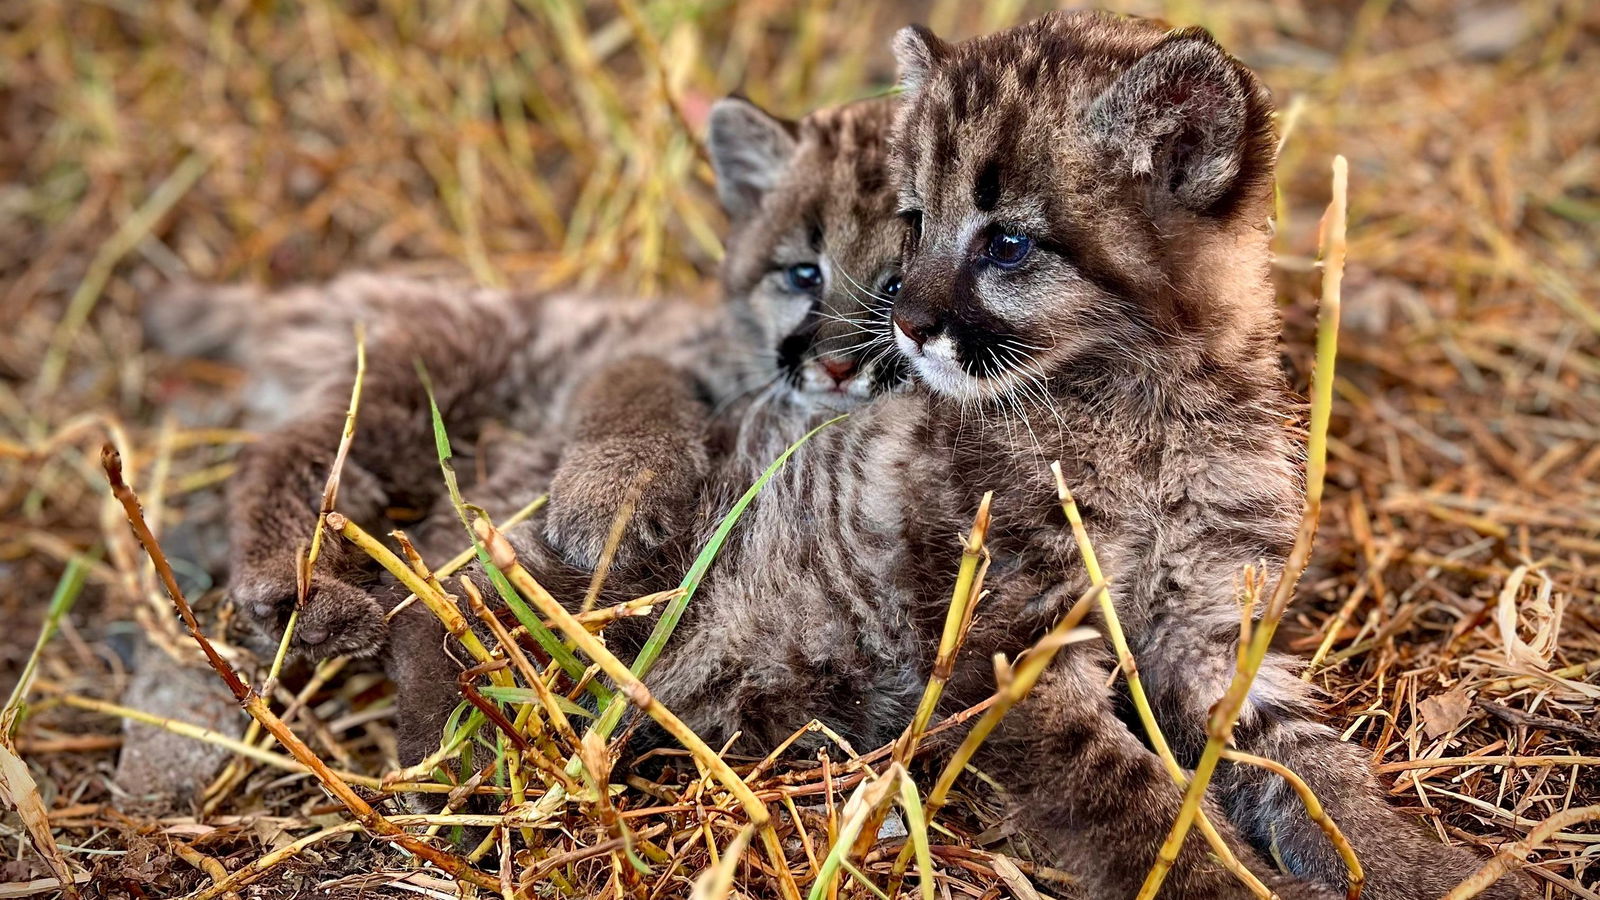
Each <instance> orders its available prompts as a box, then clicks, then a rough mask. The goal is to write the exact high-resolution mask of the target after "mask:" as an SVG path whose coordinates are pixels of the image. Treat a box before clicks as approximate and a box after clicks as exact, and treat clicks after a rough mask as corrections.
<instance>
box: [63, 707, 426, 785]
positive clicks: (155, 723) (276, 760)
mask: <svg viewBox="0 0 1600 900" xmlns="http://www.w3.org/2000/svg"><path fill="white" fill-rule="evenodd" d="M58 699H59V701H60V702H61V703H62V704H63V705H65V706H71V707H73V708H75V709H82V710H87V711H89V712H95V713H100V714H102V715H107V716H113V717H115V718H118V719H128V720H131V721H134V722H141V723H143V724H145V725H149V726H151V727H152V728H159V729H161V730H162V731H169V732H171V733H173V734H176V735H180V736H182V737H186V738H189V739H191V740H196V741H202V742H204V743H207V744H214V745H216V746H218V747H222V748H224V749H226V750H228V751H230V752H232V753H234V754H237V755H238V756H241V757H243V758H245V759H249V760H252V761H254V762H258V763H261V764H262V765H265V766H271V767H273V768H275V769H282V770H283V771H285V772H295V773H299V774H305V773H308V772H310V769H308V768H306V767H305V766H303V765H301V764H300V763H297V762H295V761H294V760H292V759H290V758H289V757H287V756H282V755H280V754H277V753H273V752H271V751H269V750H266V749H263V747H262V746H261V745H260V744H247V743H245V742H244V741H241V740H238V739H236V738H231V737H228V736H227V735H225V734H220V733H218V732H215V731H212V730H210V729H207V728H201V727H200V726H199V725H194V724H191V723H189V722H184V721H180V720H178V719H166V718H162V717H161V716H156V715H152V714H150V713H147V712H145V711H144V710H142V709H134V708H132V707H128V706H119V705H117V704H115V703H107V702H106V701H104V700H96V699H94V698H93V697H83V696H79V695H78V694H62V695H61V696H60V697H59V698H58ZM333 771H334V774H336V775H338V776H339V777H340V778H342V779H344V780H345V781H346V782H348V783H350V784H355V785H360V786H361V787H364V788H371V789H373V790H384V791H407V792H410V793H423V794H430V793H431V794H443V793H447V792H448V791H449V790H450V786H449V785H446V784H437V783H434V782H404V781H402V782H400V783H396V784H388V785H385V784H384V783H383V781H382V780H380V779H377V778H374V777H372V776H371V775H362V774H360V773H357V772H345V771H342V770H339V769H334V770H333Z"/></svg>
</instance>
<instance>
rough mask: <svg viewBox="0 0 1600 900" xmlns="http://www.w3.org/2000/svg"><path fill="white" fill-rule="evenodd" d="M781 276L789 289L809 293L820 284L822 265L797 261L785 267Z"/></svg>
mask: <svg viewBox="0 0 1600 900" xmlns="http://www.w3.org/2000/svg"><path fill="white" fill-rule="evenodd" d="M783 277H784V281H786V282H788V284H789V290H791V291H797V292H799V293H810V292H812V291H815V290H816V289H817V288H819V287H821V286H822V267H821V266H818V265H817V264H816V263H798V264H796V265H792V266H790V267H789V268H787V269H785V270H784V272H783Z"/></svg>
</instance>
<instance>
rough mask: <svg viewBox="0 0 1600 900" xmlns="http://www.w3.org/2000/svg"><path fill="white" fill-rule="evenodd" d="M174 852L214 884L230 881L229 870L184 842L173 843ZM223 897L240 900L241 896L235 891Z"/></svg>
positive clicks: (226, 899) (226, 893) (225, 893)
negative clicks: (204, 874) (208, 877)
mask: <svg viewBox="0 0 1600 900" xmlns="http://www.w3.org/2000/svg"><path fill="white" fill-rule="evenodd" d="M172 852H173V853H176V854H177V855H178V858H179V859H181V860H183V861H184V862H186V863H188V864H189V865H191V866H194V867H195V868H196V869H199V870H200V871H202V872H204V873H206V875H208V876H210V878H211V882H212V884H221V883H223V882H224V881H227V880H228V870H227V869H224V868H223V867H222V863H219V862H217V861H216V860H215V859H213V858H212V857H209V856H207V855H205V854H204V853H201V852H200V851H199V850H196V849H194V848H193V847H191V846H189V845H188V844H185V843H184V842H183V841H177V840H175V841H173V842H172ZM222 896H223V900H239V895H238V894H236V893H234V892H233V891H224V892H223V894H222Z"/></svg>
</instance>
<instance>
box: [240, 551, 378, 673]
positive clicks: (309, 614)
mask: <svg viewBox="0 0 1600 900" xmlns="http://www.w3.org/2000/svg"><path fill="white" fill-rule="evenodd" d="M229 594H230V595H231V596H232V598H233V603H234V606H235V608H236V609H237V610H238V612H239V614H240V615H241V616H242V617H244V619H245V621H246V622H247V623H249V625H250V626H251V628H252V629H253V630H254V631H255V632H256V633H257V634H259V635H261V636H262V637H263V638H265V639H266V640H267V641H269V642H271V643H272V644H273V645H276V644H277V643H278V642H279V641H280V640H282V638H283V631H284V628H285V627H287V625H288V622H289V615H290V613H291V612H293V611H294V605H295V598H296V590H295V584H294V579H293V578H292V577H291V578H286V577H283V576H282V575H278V574H276V573H274V574H270V575H268V574H255V575H250V574H246V575H244V576H243V577H238V578H235V579H234V581H233V584H232V585H231V586H230V588H229ZM387 639H388V623H387V621H386V619H385V618H384V610H383V607H382V605H381V604H380V603H379V602H378V600H377V599H376V598H374V597H373V596H372V595H371V594H370V593H369V592H368V591H366V590H364V589H362V588H360V587H357V586H356V585H353V584H350V583H349V582H346V581H343V580H341V579H338V578H335V577H332V576H327V575H322V574H318V575H317V576H316V577H314V578H313V579H312V581H311V590H310V592H309V594H308V595H307V598H306V604H305V606H304V607H303V608H302V609H301V610H300V616H299V619H298V620H297V621H296V623H295V630H294V639H293V642H292V644H291V649H292V650H294V651H295V652H296V653H299V654H301V655H304V656H306V657H307V658H310V659H313V660H321V659H327V658H329V657H333V656H354V657H365V656H372V655H373V654H375V653H377V652H378V651H379V650H380V649H382V647H383V645H384V643H385V641H386V640H387Z"/></svg>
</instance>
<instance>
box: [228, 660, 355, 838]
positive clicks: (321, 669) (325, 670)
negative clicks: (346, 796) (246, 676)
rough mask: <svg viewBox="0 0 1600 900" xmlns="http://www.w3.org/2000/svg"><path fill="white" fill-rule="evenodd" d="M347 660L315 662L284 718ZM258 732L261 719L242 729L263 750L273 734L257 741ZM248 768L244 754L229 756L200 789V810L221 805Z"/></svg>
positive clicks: (293, 713) (291, 717)
mask: <svg viewBox="0 0 1600 900" xmlns="http://www.w3.org/2000/svg"><path fill="white" fill-rule="evenodd" d="M348 662H349V657H345V656H339V657H335V658H333V659H327V660H323V661H322V663H321V664H320V665H318V666H317V670H316V672H314V673H313V674H312V676H311V678H310V679H308V680H307V681H306V683H305V685H304V686H303V687H301V688H300V693H299V694H297V695H296V696H295V698H294V702H293V703H290V704H289V705H288V706H287V707H285V708H284V710H283V715H282V716H281V718H282V719H283V720H284V721H285V722H293V721H294V717H295V716H296V715H298V714H299V712H300V710H301V709H302V708H303V707H304V706H305V705H306V704H307V703H309V702H310V701H311V698H312V697H313V696H315V695H316V693H317V692H318V691H320V690H322V688H323V686H324V685H326V684H327V683H328V682H329V681H330V680H332V678H333V677H334V676H335V675H338V674H339V672H340V671H342V670H343V669H344V667H345V665H346V664H347V663H348ZM260 734H261V723H260V722H257V721H256V720H254V719H251V720H250V727H249V728H248V729H246V730H245V735H244V741H245V743H249V744H254V745H255V746H256V747H258V748H260V749H262V750H267V749H269V748H271V746H272V745H273V743H275V742H274V741H273V739H272V735H270V734H269V735H267V736H265V737H262V738H261V739H260V740H259V741H257V740H256V739H255V738H256V737H258V736H259V735H260ZM249 772H250V766H249V765H248V761H247V760H246V758H244V757H236V758H234V759H232V760H230V761H229V762H228V766H227V768H225V769H223V770H222V773H221V774H220V775H218V776H217V777H216V779H215V780H214V781H212V782H211V783H210V784H209V785H207V786H206V789H205V791H204V793H202V795H201V796H202V797H204V798H205V802H204V805H203V806H202V807H201V812H202V813H203V814H205V815H210V814H212V813H214V812H216V810H217V807H219V806H221V805H222V802H223V801H224V800H226V799H227V798H228V795H229V794H230V793H232V792H233V789H234V788H235V787H237V786H238V784H239V782H241V781H243V780H244V777H245V776H246V775H248V774H249ZM345 780H347V781H348V780H349V779H348V778H347V779H345Z"/></svg>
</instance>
